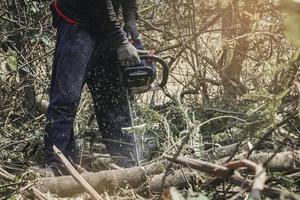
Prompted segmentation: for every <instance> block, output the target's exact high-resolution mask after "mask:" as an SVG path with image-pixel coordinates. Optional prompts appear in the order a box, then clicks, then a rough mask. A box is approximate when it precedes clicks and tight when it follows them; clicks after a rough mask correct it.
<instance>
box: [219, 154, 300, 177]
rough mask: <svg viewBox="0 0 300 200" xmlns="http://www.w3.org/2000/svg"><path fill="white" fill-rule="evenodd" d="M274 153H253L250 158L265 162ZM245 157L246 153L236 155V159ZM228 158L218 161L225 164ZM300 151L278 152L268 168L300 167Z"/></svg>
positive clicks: (276, 170) (281, 169)
mask: <svg viewBox="0 0 300 200" xmlns="http://www.w3.org/2000/svg"><path fill="white" fill-rule="evenodd" d="M272 155H273V152H270V153H265V152H261V153H253V154H252V155H251V156H250V157H249V160H251V161H253V162H255V163H262V164H263V163H265V162H266V161H268V160H269V158H270V157H271V156H272ZM243 158H245V155H244V154H239V155H236V156H235V157H234V160H236V159H238V160H240V159H243ZM227 160H228V158H223V159H220V160H218V161H216V163H217V164H224V163H225V162H226V161H227ZM299 160H300V151H286V152H280V153H277V154H276V155H275V156H274V158H273V159H272V160H271V161H270V162H269V163H268V164H267V166H266V168H267V169H268V170H269V171H272V172H282V171H289V170H293V169H297V168H300V162H299Z"/></svg>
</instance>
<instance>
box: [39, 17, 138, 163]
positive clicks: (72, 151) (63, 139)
mask: <svg viewBox="0 0 300 200" xmlns="http://www.w3.org/2000/svg"><path fill="white" fill-rule="evenodd" d="M112 42H114V41H112V40H111V39H110V37H109V35H98V36H94V35H92V34H90V33H88V32H86V31H85V30H84V29H82V28H80V27H79V26H77V25H72V24H68V23H66V22H64V21H60V22H59V24H58V27H57V41H56V48H55V53H54V59H53V66H52V77H51V85H50V102H49V107H48V112H47V124H46V128H45V132H46V133H45V135H44V145H45V159H46V164H48V165H50V164H51V163H53V162H58V158H57V157H56V156H55V154H54V152H53V149H52V147H53V145H55V146H56V147H57V148H58V149H60V150H61V151H62V153H63V154H64V155H65V156H66V157H67V158H68V159H70V160H71V161H72V162H74V163H78V160H79V159H78V157H79V155H78V148H77V144H76V139H75V136H74V130H73V124H74V119H75V116H76V111H77V107H78V104H79V101H80V96H81V92H82V88H83V86H84V84H85V83H86V84H87V85H88V88H89V90H90V92H91V94H92V98H93V103H94V108H95V113H96V118H97V123H98V126H99V132H100V133H101V137H102V140H103V142H104V143H105V145H106V148H107V150H108V152H109V153H110V154H111V155H112V156H121V157H124V158H125V159H124V158H123V159H119V160H117V164H119V165H121V166H123V167H126V166H132V165H134V159H133V156H132V155H133V154H134V149H135V143H134V138H133V136H132V135H131V134H129V133H126V132H124V131H123V130H122V129H121V128H122V127H128V126H130V125H131V124H130V118H129V116H130V115H129V108H128V104H127V96H126V91H125V90H124V89H123V88H122V85H121V82H120V79H119V67H120V66H119V65H118V62H117V55H116V49H112V48H110V46H111V44H112Z"/></svg>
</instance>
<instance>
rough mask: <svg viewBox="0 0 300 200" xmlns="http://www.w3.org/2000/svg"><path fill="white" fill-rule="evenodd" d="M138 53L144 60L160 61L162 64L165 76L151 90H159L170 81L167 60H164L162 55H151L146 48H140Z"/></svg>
mask: <svg viewBox="0 0 300 200" xmlns="http://www.w3.org/2000/svg"><path fill="white" fill-rule="evenodd" d="M138 54H139V56H140V59H141V60H143V59H145V60H147V59H149V60H151V61H153V62H154V63H159V64H160V65H161V66H162V70H163V76H162V80H161V82H160V83H159V84H158V85H157V86H154V87H153V88H152V89H151V90H159V89H162V88H163V87H165V85H166V84H167V82H168V77H169V66H168V64H167V62H166V61H164V60H163V59H162V58H161V57H159V56H156V55H149V51H146V50H138Z"/></svg>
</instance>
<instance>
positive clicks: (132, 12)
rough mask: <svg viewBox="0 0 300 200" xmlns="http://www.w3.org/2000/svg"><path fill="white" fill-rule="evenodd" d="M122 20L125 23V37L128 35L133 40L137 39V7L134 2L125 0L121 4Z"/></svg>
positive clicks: (134, 0) (133, 0)
mask: <svg viewBox="0 0 300 200" xmlns="http://www.w3.org/2000/svg"><path fill="white" fill-rule="evenodd" d="M122 8H123V18H124V21H125V26H124V30H125V31H126V33H127V35H128V34H130V35H131V37H132V38H133V39H136V38H138V36H139V32H138V30H137V26H136V21H137V18H138V14H137V10H138V5H137V2H136V0H126V1H123V3H122Z"/></svg>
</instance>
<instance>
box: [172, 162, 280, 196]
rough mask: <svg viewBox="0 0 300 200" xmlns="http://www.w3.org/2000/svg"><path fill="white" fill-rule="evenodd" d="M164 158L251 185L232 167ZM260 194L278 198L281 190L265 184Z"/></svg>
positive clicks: (242, 184)
mask: <svg viewBox="0 0 300 200" xmlns="http://www.w3.org/2000/svg"><path fill="white" fill-rule="evenodd" d="M166 158H167V159H168V160H170V161H172V162H175V163H178V164H182V165H184V166H187V167H190V168H193V169H197V170H199V171H202V172H205V173H208V174H211V175H214V176H218V177H221V178H226V179H228V180H229V181H230V182H231V183H233V184H235V185H237V186H240V187H243V188H249V187H250V186H251V183H250V181H248V180H247V179H244V178H243V177H242V176H241V175H240V174H239V173H237V172H234V171H232V169H230V168H228V167H224V166H221V165H216V164H212V163H209V162H205V161H200V160H195V159H191V158H186V157H177V158H175V159H174V158H173V157H171V156H166ZM262 194H264V195H266V196H268V197H271V198H278V197H279V196H280V194H281V191H280V190H278V189H274V188H270V187H268V186H265V187H264V188H263V190H262Z"/></svg>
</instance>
